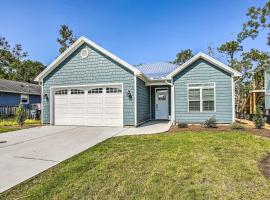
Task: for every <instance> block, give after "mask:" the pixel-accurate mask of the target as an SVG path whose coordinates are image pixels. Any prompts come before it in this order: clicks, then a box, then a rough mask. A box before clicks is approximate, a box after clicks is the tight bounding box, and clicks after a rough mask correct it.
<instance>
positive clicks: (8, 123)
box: [0, 119, 41, 126]
mask: <svg viewBox="0 0 270 200" xmlns="http://www.w3.org/2000/svg"><path fill="white" fill-rule="evenodd" d="M40 123H41V122H40V120H35V119H26V120H25V124H28V125H31V124H40ZM17 125H18V123H17V121H16V119H6V120H1V121H0V126H17Z"/></svg>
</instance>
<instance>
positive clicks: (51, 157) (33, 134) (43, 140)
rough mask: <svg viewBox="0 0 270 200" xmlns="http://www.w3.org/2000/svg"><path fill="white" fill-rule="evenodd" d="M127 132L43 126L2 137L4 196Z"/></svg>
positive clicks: (0, 178) (0, 182) (0, 188)
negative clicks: (32, 179) (22, 184)
mask: <svg viewBox="0 0 270 200" xmlns="http://www.w3.org/2000/svg"><path fill="white" fill-rule="evenodd" d="M124 130H125V129H124V128H121V127H115V128H114V127H76V126H42V127H36V128H31V129H24V130H19V131H14V132H9V133H2V134H0V172H1V173H0V192H3V191H5V190H7V189H9V188H11V187H13V186H15V185H17V184H18V183H20V182H22V181H24V180H26V179H29V178H30V177H32V176H34V175H36V174H38V173H40V172H42V171H44V170H46V169H48V168H50V167H52V166H54V165H56V164H58V163H59V162H61V161H63V160H66V159H67V158H70V157H71V156H73V155H75V154H78V153H80V152H82V151H84V150H86V149H87V148H89V147H91V146H94V145H96V144H98V143H99V142H101V141H103V140H106V139H108V138H110V137H112V136H115V135H117V134H119V133H121V132H123V131H124ZM4 141H6V142H5V143H2V142H4Z"/></svg>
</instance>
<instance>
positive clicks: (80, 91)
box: [70, 89, 84, 94]
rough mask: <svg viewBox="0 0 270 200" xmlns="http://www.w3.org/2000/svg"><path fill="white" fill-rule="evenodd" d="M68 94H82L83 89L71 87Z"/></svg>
mask: <svg viewBox="0 0 270 200" xmlns="http://www.w3.org/2000/svg"><path fill="white" fill-rule="evenodd" d="M70 94H84V90H79V89H71V92H70Z"/></svg>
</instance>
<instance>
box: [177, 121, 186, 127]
mask: <svg viewBox="0 0 270 200" xmlns="http://www.w3.org/2000/svg"><path fill="white" fill-rule="evenodd" d="M178 128H188V124H187V123H185V122H180V123H179V124H178Z"/></svg>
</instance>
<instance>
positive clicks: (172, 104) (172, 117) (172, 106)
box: [171, 85, 175, 122]
mask: <svg viewBox="0 0 270 200" xmlns="http://www.w3.org/2000/svg"><path fill="white" fill-rule="evenodd" d="M174 101H175V96H174V85H172V86H171V121H172V122H175V106H174V105H175V103H174Z"/></svg>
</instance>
